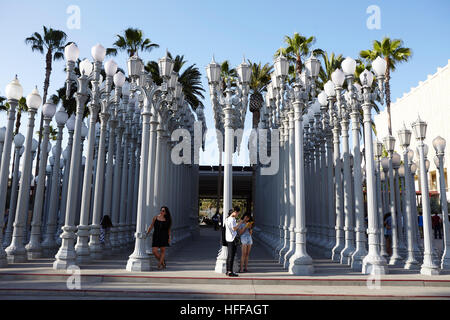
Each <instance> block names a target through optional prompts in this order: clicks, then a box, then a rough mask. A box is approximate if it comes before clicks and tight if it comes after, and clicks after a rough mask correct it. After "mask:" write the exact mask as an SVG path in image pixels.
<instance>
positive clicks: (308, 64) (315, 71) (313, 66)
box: [305, 52, 320, 78]
mask: <svg viewBox="0 0 450 320" xmlns="http://www.w3.org/2000/svg"><path fill="white" fill-rule="evenodd" d="M305 68H306V70H308V74H309V75H310V76H311V77H313V78H315V77H317V76H318V75H319V71H320V61H319V60H318V59H317V58H316V56H315V55H314V52H312V53H311V56H310V57H309V58H308V60H306V61H305Z"/></svg>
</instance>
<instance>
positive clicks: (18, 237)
mask: <svg viewBox="0 0 450 320" xmlns="http://www.w3.org/2000/svg"><path fill="white" fill-rule="evenodd" d="M26 102H27V106H28V113H29V118H28V128H27V135H26V140H25V150H24V155H23V159H22V168H21V169H22V170H21V171H22V176H21V179H20V187H19V195H18V198H17V201H18V202H17V208H16V216H15V221H14V231H13V238H12V241H11V244H10V245H9V247H8V248H6V249H5V251H6V253H7V255H8V262H10V263H18V262H24V261H27V254H26V250H25V246H24V240H23V239H24V234H25V227H26V218H27V216H28V201H29V199H28V197H29V196H30V182H31V181H30V180H31V179H30V175H31V165H32V159H31V147H32V145H31V144H32V139H33V134H34V132H33V130H34V120H35V119H34V117H35V115H36V112H37V110H38V108H39V106H40V105H41V103H42V98H41V96H40V95H39V92H38V90H37V87H36V88H35V89H34V90H33V91H32V92H31V93H30V94H29V95H28V96H27V99H26Z"/></svg>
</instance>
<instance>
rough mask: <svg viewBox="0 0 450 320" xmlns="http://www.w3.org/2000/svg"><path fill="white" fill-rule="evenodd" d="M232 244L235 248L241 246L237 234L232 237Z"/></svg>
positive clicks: (239, 237)
mask: <svg viewBox="0 0 450 320" xmlns="http://www.w3.org/2000/svg"><path fill="white" fill-rule="evenodd" d="M233 242H234V244H235V246H236V247H238V246H240V245H241V236H240V235H239V233H237V234H236V237H234V240H233Z"/></svg>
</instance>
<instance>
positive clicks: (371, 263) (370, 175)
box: [360, 60, 387, 274]
mask: <svg viewBox="0 0 450 320" xmlns="http://www.w3.org/2000/svg"><path fill="white" fill-rule="evenodd" d="M376 61H378V60H376ZM380 65H381V66H380ZM372 67H373V68H374V70H375V72H376V75H377V82H378V87H377V89H375V90H373V91H372V89H371V86H372V81H373V74H372V73H371V72H369V71H367V70H365V71H363V72H362V73H361V75H360V80H361V83H362V86H363V93H362V96H363V104H362V108H363V112H364V118H363V121H364V151H365V157H364V159H365V164H366V185H367V219H368V228H367V233H368V247H369V250H368V253H367V255H366V256H365V257H364V259H363V265H362V273H366V274H367V273H370V274H381V273H386V272H387V267H386V260H385V259H384V258H383V257H382V256H381V254H380V244H379V234H378V233H379V228H378V219H377V212H378V210H377V199H376V181H375V168H374V152H373V139H372V115H371V110H372V105H373V103H374V101H375V100H378V101H383V95H384V88H383V81H384V71H385V70H386V65H385V64H384V65H383V63H382V62H381V63H378V62H375V61H374V62H373V63H372Z"/></svg>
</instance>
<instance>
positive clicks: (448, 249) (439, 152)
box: [433, 136, 450, 270]
mask: <svg viewBox="0 0 450 320" xmlns="http://www.w3.org/2000/svg"><path fill="white" fill-rule="evenodd" d="M445 145H446V141H445V139H444V138H442V137H440V136H438V137H436V138H434V139H433V147H434V150H435V151H436V157H435V158H434V159H435V164H436V167H437V168H438V170H439V187H440V188H439V189H440V190H439V193H440V196H441V209H442V220H443V222H444V253H443V254H442V260H441V269H442V270H449V269H450V223H449V221H448V208H447V194H446V191H445V174H444V150H445ZM436 160H437V161H436Z"/></svg>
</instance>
